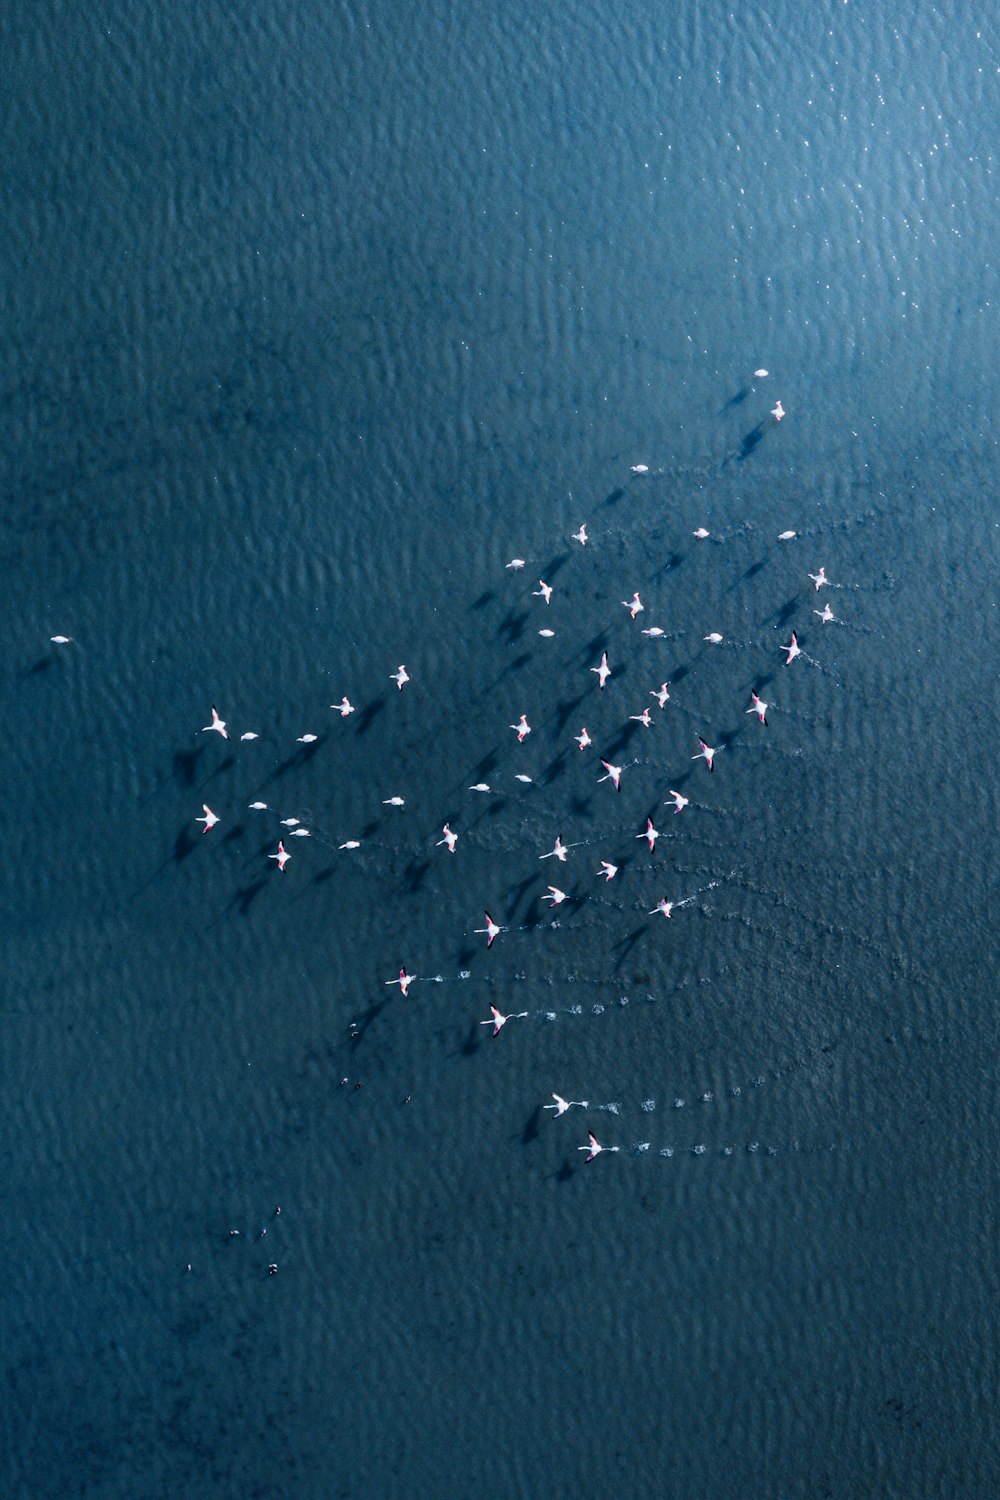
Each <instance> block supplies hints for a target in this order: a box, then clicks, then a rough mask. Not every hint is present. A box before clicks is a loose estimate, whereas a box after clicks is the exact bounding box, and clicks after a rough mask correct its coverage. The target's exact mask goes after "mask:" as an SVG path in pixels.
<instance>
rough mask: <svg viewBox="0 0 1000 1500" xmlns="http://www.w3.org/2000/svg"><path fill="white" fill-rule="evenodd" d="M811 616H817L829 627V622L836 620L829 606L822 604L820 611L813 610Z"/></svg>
mask: <svg viewBox="0 0 1000 1500" xmlns="http://www.w3.org/2000/svg"><path fill="white" fill-rule="evenodd" d="M813 614H814V615H819V617H820V619H821V620H822V621H823V624H824V625H829V623H830V621H831V620H835V619H836V618H837V616H836V615H835V614H834V612H833V610H832V609H831V608H830V606H829V604H824V605H823V608H822V609H814V610H813Z"/></svg>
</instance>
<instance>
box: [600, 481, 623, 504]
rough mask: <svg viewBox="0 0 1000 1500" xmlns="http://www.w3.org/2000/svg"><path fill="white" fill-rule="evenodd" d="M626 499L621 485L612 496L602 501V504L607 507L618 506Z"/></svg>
mask: <svg viewBox="0 0 1000 1500" xmlns="http://www.w3.org/2000/svg"><path fill="white" fill-rule="evenodd" d="M624 499H625V491H624V489H623V488H622V487H621V485H619V486H618V488H617V489H616V490H612V491H611V494H610V495H606V496H605V498H604V499H603V500H602V501H601V504H602V505H605V506H611V505H617V504H618V502H619V501H620V500H624Z"/></svg>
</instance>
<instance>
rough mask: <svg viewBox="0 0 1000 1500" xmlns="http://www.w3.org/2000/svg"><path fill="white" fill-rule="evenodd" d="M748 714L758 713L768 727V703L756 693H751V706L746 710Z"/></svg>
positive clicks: (761, 720)
mask: <svg viewBox="0 0 1000 1500" xmlns="http://www.w3.org/2000/svg"><path fill="white" fill-rule="evenodd" d="M746 712H747V713H748V714H756V715H757V717H758V719H759V720H760V722H761V723H762V724H763V725H764V728H765V729H766V728H767V717H766V715H767V704H766V703H765V702H763V700H762V699H760V698H758V697H757V694H756V693H751V694H750V707H749V708H748V709H747V710H746Z"/></svg>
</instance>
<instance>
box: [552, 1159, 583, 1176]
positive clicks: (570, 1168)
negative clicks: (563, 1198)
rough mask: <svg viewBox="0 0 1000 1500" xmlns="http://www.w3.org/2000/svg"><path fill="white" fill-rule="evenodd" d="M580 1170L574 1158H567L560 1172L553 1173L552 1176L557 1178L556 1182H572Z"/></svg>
mask: <svg viewBox="0 0 1000 1500" xmlns="http://www.w3.org/2000/svg"><path fill="white" fill-rule="evenodd" d="M579 1170H580V1169H579V1167H578V1166H577V1164H576V1162H575V1161H574V1160H573V1159H572V1157H569V1156H567V1158H566V1160H565V1161H564V1162H563V1164H562V1166H561V1167H560V1168H559V1170H558V1171H557V1172H553V1174H552V1175H553V1177H554V1178H555V1180H556V1182H570V1181H571V1180H572V1179H573V1178H574V1177H575V1176H576V1174H577V1172H578V1171H579Z"/></svg>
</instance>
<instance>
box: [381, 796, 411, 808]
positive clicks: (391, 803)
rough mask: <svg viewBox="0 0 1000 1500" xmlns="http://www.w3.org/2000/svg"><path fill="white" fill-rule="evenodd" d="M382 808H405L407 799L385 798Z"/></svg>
mask: <svg viewBox="0 0 1000 1500" xmlns="http://www.w3.org/2000/svg"><path fill="white" fill-rule="evenodd" d="M382 806H383V807H405V806H406V798H405V797H383V798H382Z"/></svg>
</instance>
